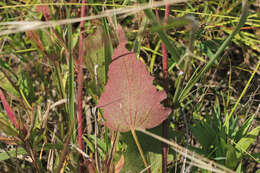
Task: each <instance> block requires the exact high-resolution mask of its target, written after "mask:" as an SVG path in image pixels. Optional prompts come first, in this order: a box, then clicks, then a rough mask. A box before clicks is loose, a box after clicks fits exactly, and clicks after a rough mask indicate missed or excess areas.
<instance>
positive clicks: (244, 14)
mask: <svg viewBox="0 0 260 173" xmlns="http://www.w3.org/2000/svg"><path fill="white" fill-rule="evenodd" d="M247 15H248V3H247V1H246V0H245V1H243V4H242V15H241V17H240V20H239V23H238V25H237V26H236V28H235V30H234V31H233V32H232V33H231V34H230V35H229V36H228V37H227V39H226V40H225V41H224V42H223V43H222V45H221V46H220V47H219V49H218V50H217V52H216V54H215V55H214V56H213V58H212V59H210V61H209V62H208V63H207V64H206V65H205V66H204V67H203V68H202V69H201V71H200V72H199V73H198V74H197V75H195V76H194V77H193V78H191V79H190V80H189V82H188V83H187V85H186V87H185V88H184V89H183V92H182V93H181V94H180V96H179V99H178V100H179V101H180V102H182V101H183V99H184V98H185V97H186V95H187V94H188V93H189V91H190V90H191V88H192V87H193V86H194V85H195V83H196V82H197V81H198V80H199V79H200V78H201V77H202V76H203V75H204V74H205V73H206V72H207V70H208V69H209V68H210V67H211V66H212V65H213V63H214V62H215V61H216V60H217V59H218V58H219V57H220V55H221V54H222V52H223V51H224V50H225V48H226V47H227V46H228V45H229V43H230V42H231V40H232V38H233V37H234V36H235V35H236V34H237V33H238V32H239V30H240V28H241V27H242V26H243V25H244V24H245V22H246V19H247Z"/></svg>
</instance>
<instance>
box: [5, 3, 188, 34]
mask: <svg viewBox="0 0 260 173" xmlns="http://www.w3.org/2000/svg"><path fill="white" fill-rule="evenodd" d="M188 1H189V0H164V1H159V2H153V3H146V4H141V5H135V6H131V7H124V8H117V9H113V10H106V11H104V12H103V13H102V14H99V15H95V16H86V17H79V18H74V19H63V20H58V21H47V22H41V21H14V22H2V23H0V26H1V25H2V26H5V27H4V28H2V31H0V36H1V35H6V34H13V33H17V32H24V31H30V30H36V29H43V28H49V27H54V26H58V25H65V24H70V23H77V22H81V21H87V20H93V19H99V18H102V17H108V16H113V15H119V14H128V13H130V14H133V13H138V12H140V11H142V10H145V9H149V8H156V7H160V6H163V5H167V4H177V3H181V2H188Z"/></svg>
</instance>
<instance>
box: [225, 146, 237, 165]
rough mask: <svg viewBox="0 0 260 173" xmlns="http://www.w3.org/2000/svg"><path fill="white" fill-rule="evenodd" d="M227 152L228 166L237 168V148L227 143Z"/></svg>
mask: <svg viewBox="0 0 260 173" xmlns="http://www.w3.org/2000/svg"><path fill="white" fill-rule="evenodd" d="M226 149H227V154H226V166H227V167H229V168H231V169H234V168H236V165H237V162H238V158H237V157H236V152H235V148H234V147H233V146H232V145H231V144H227V145H226Z"/></svg>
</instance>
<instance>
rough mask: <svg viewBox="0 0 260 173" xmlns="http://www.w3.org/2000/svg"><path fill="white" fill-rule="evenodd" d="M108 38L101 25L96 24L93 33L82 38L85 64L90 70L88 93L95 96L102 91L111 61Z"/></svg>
mask: <svg viewBox="0 0 260 173" xmlns="http://www.w3.org/2000/svg"><path fill="white" fill-rule="evenodd" d="M109 44H111V43H110V42H109V39H108V38H107V37H106V34H105V32H104V29H103V26H102V25H97V26H96V29H95V31H94V33H93V34H90V35H89V36H88V37H87V38H86V39H85V40H84V49H85V55H86V56H85V57H84V61H85V65H86V67H87V69H88V71H89V72H90V75H91V76H90V78H91V81H89V82H88V86H87V88H88V90H90V91H89V93H93V94H94V95H92V97H93V98H95V96H100V95H101V93H103V90H104V87H105V84H106V81H107V71H108V65H109V63H110V61H111V56H109V55H108V53H107V50H106V49H109V46H110V45H109Z"/></svg>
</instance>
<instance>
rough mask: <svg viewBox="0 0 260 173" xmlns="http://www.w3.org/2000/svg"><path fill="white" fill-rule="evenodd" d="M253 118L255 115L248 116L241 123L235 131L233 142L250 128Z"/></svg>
mask: <svg viewBox="0 0 260 173" xmlns="http://www.w3.org/2000/svg"><path fill="white" fill-rule="evenodd" d="M254 118H255V115H253V116H251V117H249V118H248V119H247V120H246V121H245V122H244V123H243V124H242V126H241V127H240V128H239V130H238V132H237V133H236V136H235V142H237V141H239V140H240V139H241V138H242V137H243V136H245V134H246V132H247V131H248V129H249V128H250V126H251V124H252V122H253V120H254Z"/></svg>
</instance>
